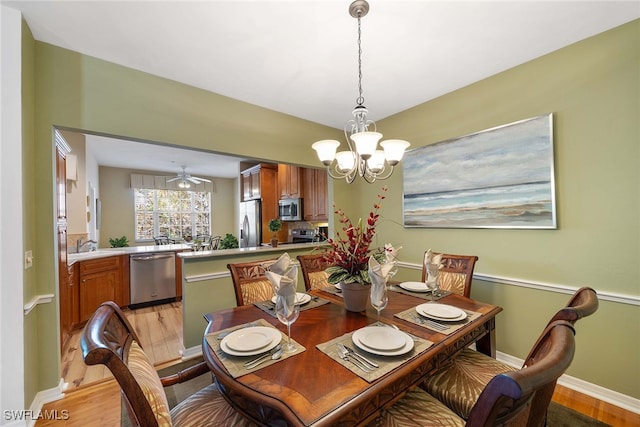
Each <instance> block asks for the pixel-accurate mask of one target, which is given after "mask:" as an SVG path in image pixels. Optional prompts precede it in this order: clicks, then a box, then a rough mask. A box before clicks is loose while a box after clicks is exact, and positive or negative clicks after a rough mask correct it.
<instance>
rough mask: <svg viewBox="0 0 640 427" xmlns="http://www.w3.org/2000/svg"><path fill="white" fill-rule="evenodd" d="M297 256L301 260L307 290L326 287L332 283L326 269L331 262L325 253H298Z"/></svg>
mask: <svg viewBox="0 0 640 427" xmlns="http://www.w3.org/2000/svg"><path fill="white" fill-rule="evenodd" d="M296 258H297V259H298V261H299V262H300V270H301V271H302V278H303V279H304V287H305V289H306V290H307V291H312V290H314V289H321V288H326V287H327V286H329V285H330V284H329V282H328V281H327V279H328V278H329V275H328V274H327V273H326V271H325V270H326V268H327V267H329V263H328V262H327V261H326V259H325V256H324V255H323V254H310V255H298V256H297V257H296Z"/></svg>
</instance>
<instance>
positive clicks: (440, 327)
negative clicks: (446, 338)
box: [415, 316, 449, 331]
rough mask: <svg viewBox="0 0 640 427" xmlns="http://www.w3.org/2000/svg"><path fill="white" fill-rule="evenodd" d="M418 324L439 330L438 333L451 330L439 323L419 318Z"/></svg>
mask: <svg viewBox="0 0 640 427" xmlns="http://www.w3.org/2000/svg"><path fill="white" fill-rule="evenodd" d="M415 319H416V322H418V323H420V324H422V325H427V326H430V327H432V328H433V329H437V330H438V331H446V330H447V329H449V327H448V326H446V325H443V324H441V323H438V322H434V321H433V320H429V319H423V318H422V317H419V316H415Z"/></svg>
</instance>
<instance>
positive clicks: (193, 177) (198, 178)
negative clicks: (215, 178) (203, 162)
mask: <svg viewBox="0 0 640 427" xmlns="http://www.w3.org/2000/svg"><path fill="white" fill-rule="evenodd" d="M191 179H195V180H196V181H198V183H201V182H211V180H210V179H206V178H200V177H199V176H192V177H191Z"/></svg>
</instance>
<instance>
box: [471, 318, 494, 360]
mask: <svg viewBox="0 0 640 427" xmlns="http://www.w3.org/2000/svg"><path fill="white" fill-rule="evenodd" d="M485 325H486V327H487V330H488V332H487V333H486V334H485V335H483V336H482V338H480V339H479V340H478V341H476V349H477V350H478V351H479V352H481V353H484V354H486V355H487V356H491V357H493V358H495V357H496V320H495V319H489V320H487V322H486V323H485Z"/></svg>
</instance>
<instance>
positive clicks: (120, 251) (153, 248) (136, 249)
mask: <svg viewBox="0 0 640 427" xmlns="http://www.w3.org/2000/svg"><path fill="white" fill-rule="evenodd" d="M326 244H327V243H326V242H312V243H280V244H279V245H278V247H275V248H273V247H271V246H270V245H266V246H259V247H254V248H239V249H221V250H215V251H192V250H191V246H190V245H185V244H175V245H150V246H128V247H125V248H104V249H97V250H95V251H91V252H81V253H79V254H75V253H72V254H67V264H68V265H73V264H74V263H75V262H78V261H85V260H90V259H98V258H105V257H110V256H118V255H133V254H142V253H154V252H177V256H178V257H180V258H188V259H196V258H212V257H217V256H229V255H242V254H245V255H246V254H252V253H256V252H265V253H266V252H274V251H282V250H283V249H284V250H287V249H305V248H309V249H311V248H314V247H320V246H325V245H326Z"/></svg>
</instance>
